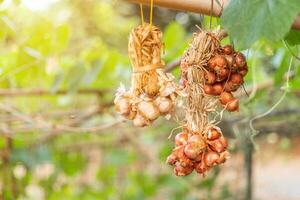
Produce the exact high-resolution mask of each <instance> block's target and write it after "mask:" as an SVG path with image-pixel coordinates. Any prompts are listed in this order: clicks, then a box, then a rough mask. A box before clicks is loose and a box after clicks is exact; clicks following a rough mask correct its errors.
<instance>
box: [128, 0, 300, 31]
mask: <svg viewBox="0 0 300 200" xmlns="http://www.w3.org/2000/svg"><path fill="white" fill-rule="evenodd" d="M127 1H130V2H133V3H142V4H149V3H150V0H127ZM229 1H230V0H219V2H220V3H221V4H222V6H220V5H219V4H218V3H217V1H216V0H214V6H213V10H212V12H211V0H154V6H160V7H166V8H171V9H175V10H182V11H189V12H195V13H201V14H204V15H210V14H212V16H214V17H220V16H221V14H222V11H223V8H224V7H226V6H227V5H228V3H229ZM292 28H293V29H296V30H300V15H298V16H297V17H296V19H295V21H294V23H293V24H292Z"/></svg>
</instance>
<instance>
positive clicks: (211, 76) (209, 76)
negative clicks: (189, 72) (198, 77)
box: [205, 71, 217, 85]
mask: <svg viewBox="0 0 300 200" xmlns="http://www.w3.org/2000/svg"><path fill="white" fill-rule="evenodd" d="M216 80H217V77H216V75H215V73H213V72H210V71H208V72H206V73H205V82H206V83H207V84H209V85H212V84H214V83H215V82H216Z"/></svg>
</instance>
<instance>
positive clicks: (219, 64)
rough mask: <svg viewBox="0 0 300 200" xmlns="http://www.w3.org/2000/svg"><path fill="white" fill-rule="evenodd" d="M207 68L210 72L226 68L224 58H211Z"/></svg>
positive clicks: (218, 56) (220, 56)
mask: <svg viewBox="0 0 300 200" xmlns="http://www.w3.org/2000/svg"><path fill="white" fill-rule="evenodd" d="M208 67H209V68H210V69H211V70H214V71H218V69H222V68H226V67H227V61H226V59H225V57H224V56H222V55H216V56H215V57H213V58H211V59H210V60H209V62H208Z"/></svg>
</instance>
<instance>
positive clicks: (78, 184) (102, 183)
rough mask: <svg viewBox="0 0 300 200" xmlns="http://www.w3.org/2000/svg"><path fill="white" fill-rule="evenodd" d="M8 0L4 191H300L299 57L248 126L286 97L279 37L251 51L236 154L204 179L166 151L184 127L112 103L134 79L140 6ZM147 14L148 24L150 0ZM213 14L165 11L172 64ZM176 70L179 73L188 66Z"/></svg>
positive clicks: (285, 57)
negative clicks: (128, 117) (141, 123)
mask: <svg viewBox="0 0 300 200" xmlns="http://www.w3.org/2000/svg"><path fill="white" fill-rule="evenodd" d="M0 2H1V4H0V41H1V42H0V44H1V46H0V130H1V137H0V150H1V161H0V167H1V170H0V177H1V179H0V189H1V192H0V199H20V200H21V199H26V200H43V199H51V200H55V199H65V200H67V199H70V200H71V199H72V200H76V199H80V200H83V199H87V200H90V199H97V200H98V199H103V200H104V199H105V200H106V199H107V200H114V199H124V200H127V199H128V200H135V199H136V200H142V199H150V200H151V199H153V200H154V199H155V200H165V199H170V200H175V199H176V200H177V199H178V200H181V199H185V200H196V199H244V196H245V195H246V194H247V192H249V190H253V194H254V197H255V199H265V200H268V199H273V200H294V199H295V200H296V199H300V190H299V183H300V176H299V175H298V172H299V170H300V159H299V156H298V155H299V151H300V149H299V142H300V138H299V130H300V129H299V128H300V123H299V122H300V115H299V113H300V110H299V102H300V99H299V98H300V90H299V89H300V70H299V67H298V66H299V61H297V60H296V59H294V60H293V62H292V71H291V74H290V75H291V80H290V83H289V86H290V92H288V93H287V94H286V96H285V98H283V101H282V102H281V103H280V104H279V106H278V107H276V108H275V109H274V110H273V112H271V113H270V114H268V115H266V116H265V117H262V118H260V119H258V120H255V121H254V127H255V128H256V129H257V130H259V134H258V135H257V136H255V137H252V136H253V134H254V131H253V130H251V129H250V127H249V121H250V120H251V119H252V118H253V117H255V116H257V115H259V114H261V113H264V112H266V111H267V110H268V109H269V108H271V107H272V106H273V105H274V104H275V103H276V102H277V101H278V100H279V99H280V97H281V96H282V95H283V94H284V91H283V90H282V86H285V84H286V76H287V74H286V71H287V69H288V66H289V63H290V60H291V58H292V56H291V54H290V52H289V51H288V50H287V49H286V48H285V46H284V45H283V43H282V42H281V41H279V42H277V43H270V42H267V41H265V40H260V41H258V42H256V43H255V44H254V45H253V47H252V48H251V49H249V50H247V51H244V53H245V55H247V60H248V64H249V67H250V68H249V69H250V70H249V73H248V75H247V76H246V82H245V85H244V87H245V90H246V91H248V92H250V93H249V95H250V96H249V97H248V96H247V94H246V92H245V90H244V89H241V90H240V91H238V94H239V95H240V101H241V108H240V112H239V113H233V114H225V115H224V117H223V122H222V123H221V127H222V130H223V132H224V133H225V135H226V136H227V137H228V138H229V144H230V145H229V148H230V152H231V154H232V155H231V159H229V160H228V161H227V162H226V163H225V164H224V165H222V166H220V167H216V168H215V169H214V170H212V171H211V172H209V173H208V174H207V175H206V176H205V177H202V176H200V175H198V174H196V173H193V174H191V175H189V176H188V177H176V176H175V175H173V172H172V170H173V169H172V167H169V166H168V165H167V164H165V159H166V157H167V156H168V155H169V154H170V152H171V150H172V148H173V141H172V138H171V139H168V137H169V135H170V133H171V131H172V130H173V129H174V128H176V127H178V126H179V124H178V123H177V122H175V121H172V120H171V121H166V120H165V119H160V120H158V121H157V122H155V123H154V124H153V125H152V126H150V127H147V128H134V127H133V126H132V124H131V123H130V122H125V123H121V120H120V116H118V115H117V114H116V113H115V111H114V108H113V104H112V100H113V98H114V92H115V91H116V88H117V87H118V86H119V84H120V82H122V83H124V84H125V85H126V86H127V87H129V85H130V77H131V66H130V61H129V58H128V56H127V39H128V35H129V33H130V31H131V29H133V28H134V27H135V26H137V25H138V24H139V23H140V13H139V6H138V5H134V4H131V3H128V2H126V1H119V0H114V1H111V0H4V1H0ZM144 13H145V18H146V20H148V18H149V17H148V16H149V8H148V7H144ZM209 21H210V19H209V17H204V16H201V15H199V14H193V13H185V12H179V11H173V10H168V9H163V8H155V9H154V23H155V24H157V25H158V26H159V27H160V28H161V30H163V34H164V36H163V41H164V44H165V53H164V56H163V58H164V60H165V61H166V63H172V62H173V61H174V60H178V59H179V58H180V55H182V53H183V52H184V49H185V48H187V46H188V43H189V41H190V38H191V35H192V32H193V31H197V28H196V27H195V24H197V25H199V26H201V27H203V28H209ZM218 24H219V19H213V20H212V26H213V27H217V26H218ZM223 42H224V43H230V39H229V38H226V39H225V40H224V41H223ZM292 50H293V51H295V50H296V49H294V48H292ZM172 73H173V74H174V75H175V76H176V77H177V80H179V74H180V72H179V69H178V68H175V69H174V70H173V71H172ZM290 75H289V76H290ZM178 131H180V130H175V133H177V132H178ZM252 142H254V143H252ZM250 166H252V167H253V170H252V171H251V167H250ZM250 180H252V183H253V184H249V183H250Z"/></svg>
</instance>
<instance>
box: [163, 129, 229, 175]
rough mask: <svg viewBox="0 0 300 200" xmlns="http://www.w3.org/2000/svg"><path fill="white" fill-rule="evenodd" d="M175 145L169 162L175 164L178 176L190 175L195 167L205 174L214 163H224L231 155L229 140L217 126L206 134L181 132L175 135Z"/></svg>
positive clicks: (197, 170) (175, 172)
mask: <svg viewBox="0 0 300 200" xmlns="http://www.w3.org/2000/svg"><path fill="white" fill-rule="evenodd" d="M175 145H176V147H175V148H174V149H173V152H172V154H171V155H169V157H168V158H167V163H168V164H170V165H175V168H174V174H175V175H177V176H186V175H189V174H190V173H192V172H193V170H194V169H195V171H196V172H197V173H199V174H205V172H207V171H208V170H209V169H210V168H211V167H213V166H214V165H218V164H222V163H224V162H225V161H226V159H227V158H228V156H229V154H228V152H227V141H226V139H225V137H224V136H223V135H222V133H221V130H220V129H218V128H217V127H216V128H211V129H210V130H209V131H208V133H206V134H193V133H188V131H185V132H181V133H179V134H177V135H176V137H175Z"/></svg>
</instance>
